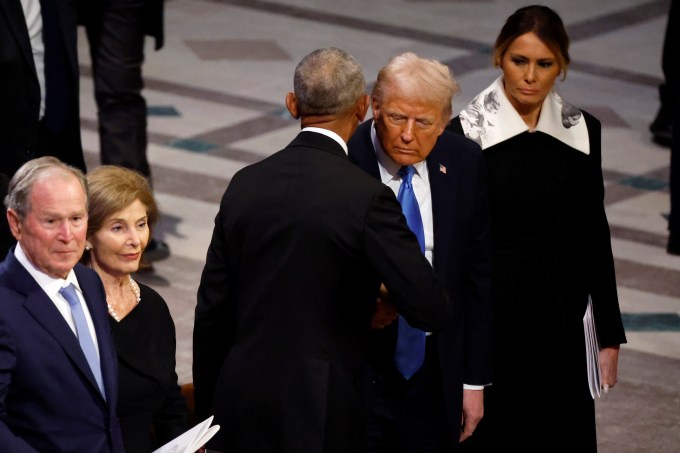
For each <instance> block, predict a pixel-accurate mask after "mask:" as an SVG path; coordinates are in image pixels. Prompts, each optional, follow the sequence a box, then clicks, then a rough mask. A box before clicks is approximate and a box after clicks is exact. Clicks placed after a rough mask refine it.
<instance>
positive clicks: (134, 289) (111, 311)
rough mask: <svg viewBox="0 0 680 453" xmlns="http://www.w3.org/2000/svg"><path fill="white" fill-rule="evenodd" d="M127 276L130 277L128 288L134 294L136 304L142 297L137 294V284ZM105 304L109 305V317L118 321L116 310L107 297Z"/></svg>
mask: <svg viewBox="0 0 680 453" xmlns="http://www.w3.org/2000/svg"><path fill="white" fill-rule="evenodd" d="M128 278H129V279H130V290H131V291H132V294H134V295H135V300H136V301H137V303H136V304H135V306H136V305H137V304H138V303H139V301H140V300H142V297H141V296H140V295H139V285H138V284H137V282H136V281H134V280H133V279H132V276H129V275H128ZM106 306H107V307H109V314H110V315H111V317H112V318H113V319H115V320H116V322H120V316H118V314H117V313H116V311H115V310H114V309H113V306H112V305H111V304H110V303H109V301H108V299H107V300H106Z"/></svg>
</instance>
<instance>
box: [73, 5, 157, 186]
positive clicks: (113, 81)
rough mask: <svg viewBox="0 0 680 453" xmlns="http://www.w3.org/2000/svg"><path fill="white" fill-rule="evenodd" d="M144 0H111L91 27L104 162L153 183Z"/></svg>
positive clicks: (89, 30) (90, 38) (93, 64)
mask: <svg viewBox="0 0 680 453" xmlns="http://www.w3.org/2000/svg"><path fill="white" fill-rule="evenodd" d="M144 3H145V1H144V0H109V1H105V2H104V3H103V5H102V6H101V10H100V11H99V14H98V15H97V17H96V18H95V20H93V23H92V24H89V25H88V29H87V32H88V38H89V41H90V52H91V56H92V68H93V76H94V85H95V99H96V101H97V109H98V117H99V140H100V153H101V161H102V164H110V165H119V166H122V167H126V168H130V169H133V170H137V171H139V172H140V173H142V174H143V175H144V176H146V177H147V178H149V180H150V179H151V171H150V167H149V163H148V160H147V157H146V147H147V132H146V127H147V123H146V102H145V100H144V98H143V97H142V94H141V93H142V88H143V85H144V83H143V79H142V64H143V62H144V27H143V25H144V24H143V13H144Z"/></svg>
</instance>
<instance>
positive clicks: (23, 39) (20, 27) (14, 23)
mask: <svg viewBox="0 0 680 453" xmlns="http://www.w3.org/2000/svg"><path fill="white" fill-rule="evenodd" d="M0 14H3V15H4V16H5V21H6V23H7V26H8V28H9V29H10V30H11V31H12V34H13V35H14V39H15V41H16V43H17V47H18V48H19V49H20V50H21V54H22V55H23V57H24V59H25V60H26V64H28V66H29V67H30V68H31V74H33V77H34V78H35V79H36V81H37V80H38V74H37V72H36V69H35V62H34V61H33V49H32V48H31V42H30V40H29V36H28V28H26V17H25V16H24V10H23V8H22V7H21V2H20V1H19V0H2V1H0Z"/></svg>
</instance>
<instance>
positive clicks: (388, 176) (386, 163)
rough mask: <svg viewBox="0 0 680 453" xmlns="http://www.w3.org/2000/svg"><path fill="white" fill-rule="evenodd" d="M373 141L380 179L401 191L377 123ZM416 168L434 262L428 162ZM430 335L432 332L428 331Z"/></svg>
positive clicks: (477, 387) (474, 387) (418, 197)
mask: <svg viewBox="0 0 680 453" xmlns="http://www.w3.org/2000/svg"><path fill="white" fill-rule="evenodd" d="M371 142H372V143H373V149H375V154H376V157H377V158H378V168H379V169H380V180H381V181H382V182H383V184H385V185H387V186H388V187H389V188H390V189H392V191H393V192H394V194H395V195H396V194H397V193H399V186H400V185H401V176H399V173H398V172H399V169H400V168H401V165H399V164H398V163H396V162H394V161H393V160H392V159H391V158H390V157H389V156H388V155H387V154H386V153H385V151H384V150H383V149H382V146H381V145H380V141H379V140H378V134H377V133H376V130H375V123H373V126H372V127H371ZM413 167H414V168H415V169H416V172H415V174H414V175H413V179H412V180H411V184H413V191H414V192H415V194H416V200H418V207H419V208H420V217H421V218H422V219H423V232H424V233H425V258H427V260H428V261H429V262H430V264H432V258H433V250H434V233H433V231H434V222H433V220H432V218H433V217H432V194H431V193H430V177H429V173H428V171H427V163H426V162H425V161H424V160H423V161H420V162H418V163H416V164H413ZM427 334H428V335H429V334H430V332H427ZM463 388H464V389H466V390H482V389H483V388H484V386H482V385H468V384H463Z"/></svg>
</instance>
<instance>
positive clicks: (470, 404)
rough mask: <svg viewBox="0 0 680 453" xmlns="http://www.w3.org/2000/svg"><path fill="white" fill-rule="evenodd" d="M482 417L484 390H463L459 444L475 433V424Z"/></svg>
mask: <svg viewBox="0 0 680 453" xmlns="http://www.w3.org/2000/svg"><path fill="white" fill-rule="evenodd" d="M483 416H484V390H468V389H464V390H463V417H462V420H461V426H462V431H461V433H460V442H463V441H464V440H465V439H467V438H468V437H470V436H472V433H474V432H475V429H476V428H477V424H479V421H480V420H481V419H482V417H483Z"/></svg>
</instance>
